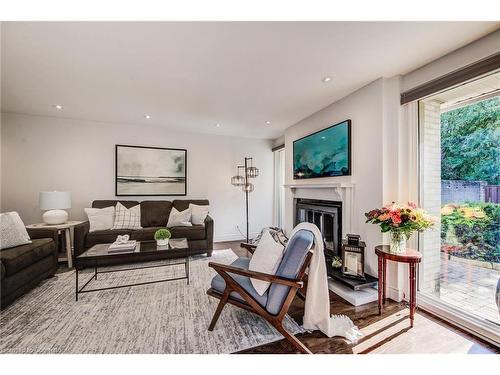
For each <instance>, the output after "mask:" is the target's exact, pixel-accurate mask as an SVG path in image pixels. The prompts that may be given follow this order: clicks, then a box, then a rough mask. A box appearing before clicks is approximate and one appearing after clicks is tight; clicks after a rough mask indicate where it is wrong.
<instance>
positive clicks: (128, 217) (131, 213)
mask: <svg viewBox="0 0 500 375" xmlns="http://www.w3.org/2000/svg"><path fill="white" fill-rule="evenodd" d="M111 229H142V227H141V205H140V204H138V205H137V206H134V207H130V208H126V207H125V206H124V205H123V204H121V203H120V202H118V203H117V204H116V207H115V222H114V224H113V227H112V228H111Z"/></svg>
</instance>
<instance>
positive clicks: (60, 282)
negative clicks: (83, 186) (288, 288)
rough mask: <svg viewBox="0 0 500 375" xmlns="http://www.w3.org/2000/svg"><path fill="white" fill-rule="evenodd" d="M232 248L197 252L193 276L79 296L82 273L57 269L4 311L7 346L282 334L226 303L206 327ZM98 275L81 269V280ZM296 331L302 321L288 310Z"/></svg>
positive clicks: (81, 348)
mask: <svg viewBox="0 0 500 375" xmlns="http://www.w3.org/2000/svg"><path fill="white" fill-rule="evenodd" d="M235 258H236V255H235V254H234V252H233V251H232V250H219V251H215V252H214V254H213V256H212V257H211V258H208V257H206V256H197V257H193V258H192V260H191V281H190V285H187V284H186V280H178V281H171V282H166V283H158V284H149V285H141V286H135V287H127V288H123V289H113V290H105V291H99V292H95V293H86V294H81V295H80V296H79V301H78V302H76V301H75V290H74V288H75V274H74V271H73V270H71V271H67V272H63V273H58V274H56V276H55V277H53V278H51V279H48V280H46V281H45V282H43V283H42V284H41V285H39V286H38V287H37V288H35V289H33V290H32V291H31V292H29V293H28V294H26V295H25V296H23V297H22V298H20V299H18V300H17V301H15V302H14V303H13V304H12V305H11V306H9V307H8V308H7V309H5V310H4V311H2V312H1V313H0V330H1V339H0V353H172V354H173V353H178V354H189V353H232V352H236V351H240V350H244V349H248V348H251V347H254V346H258V345H262V344H266V343H270V342H273V341H277V340H280V339H282V338H283V337H282V336H281V335H280V334H279V333H278V332H277V331H276V330H275V329H274V328H273V327H272V326H271V325H270V324H269V323H267V322H266V321H265V320H263V319H262V318H260V317H258V316H256V315H254V314H252V313H249V312H247V311H245V310H242V309H239V308H236V307H233V306H230V305H226V307H225V308H224V310H223V312H222V314H221V316H220V318H219V321H218V322H217V325H216V327H215V329H214V331H212V332H209V331H208V330H207V327H208V325H209V323H210V321H211V319H212V315H213V313H214V311H215V308H216V306H217V303H218V300H216V299H215V298H212V297H209V296H207V295H206V291H207V289H208V288H209V287H210V281H211V279H212V277H213V276H214V274H215V272H214V271H213V270H212V269H211V268H209V267H208V262H209V261H215V262H220V263H226V264H227V263H230V262H231V261H233V260H234V259H235ZM183 272H184V266H183V265H176V266H170V267H160V268H152V269H146V270H136V271H124V272H115V273H107V274H99V275H98V280H97V281H95V283H94V284H92V283H91V285H90V286H91V287H99V286H101V287H103V286H109V285H120V284H127V283H132V282H142V281H148V280H158V279H161V278H165V277H179V276H182V275H183ZM91 274H92V271H91V270H88V271H84V272H81V273H79V276H80V280H81V283H83V282H84V280H87V279H88V278H89V277H90V276H91ZM285 326H286V327H287V329H288V330H289V331H291V332H293V333H299V332H302V329H301V328H300V326H299V325H298V324H297V323H296V322H295V321H294V320H292V319H291V318H290V317H288V316H287V317H286V319H285Z"/></svg>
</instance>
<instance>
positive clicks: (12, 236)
mask: <svg viewBox="0 0 500 375" xmlns="http://www.w3.org/2000/svg"><path fill="white" fill-rule="evenodd" d="M27 243H31V240H30V236H29V234H28V232H27V231H26V227H25V226H24V223H23V221H22V220H21V218H20V217H19V214H18V213H17V212H5V213H3V214H0V249H2V250H3V249H8V248H10V247H15V246H19V245H26V244H27Z"/></svg>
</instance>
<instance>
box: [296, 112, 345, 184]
mask: <svg viewBox="0 0 500 375" xmlns="http://www.w3.org/2000/svg"><path fill="white" fill-rule="evenodd" d="M350 175H351V120H345V121H342V122H340V123H338V124H335V125H332V126H330V127H328V128H326V129H323V130H320V131H318V132H316V133H313V134H309V135H307V136H305V137H303V138H300V139H297V140H296V141H294V142H293V178H294V179H305V178H318V177H336V176H350Z"/></svg>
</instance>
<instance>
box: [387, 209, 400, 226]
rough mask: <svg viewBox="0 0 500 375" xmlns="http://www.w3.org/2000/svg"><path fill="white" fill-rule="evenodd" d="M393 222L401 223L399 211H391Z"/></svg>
mask: <svg viewBox="0 0 500 375" xmlns="http://www.w3.org/2000/svg"><path fill="white" fill-rule="evenodd" d="M390 215H391V219H392V222H393V223H394V224H401V214H400V213H399V212H397V211H393V212H391V213H390Z"/></svg>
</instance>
